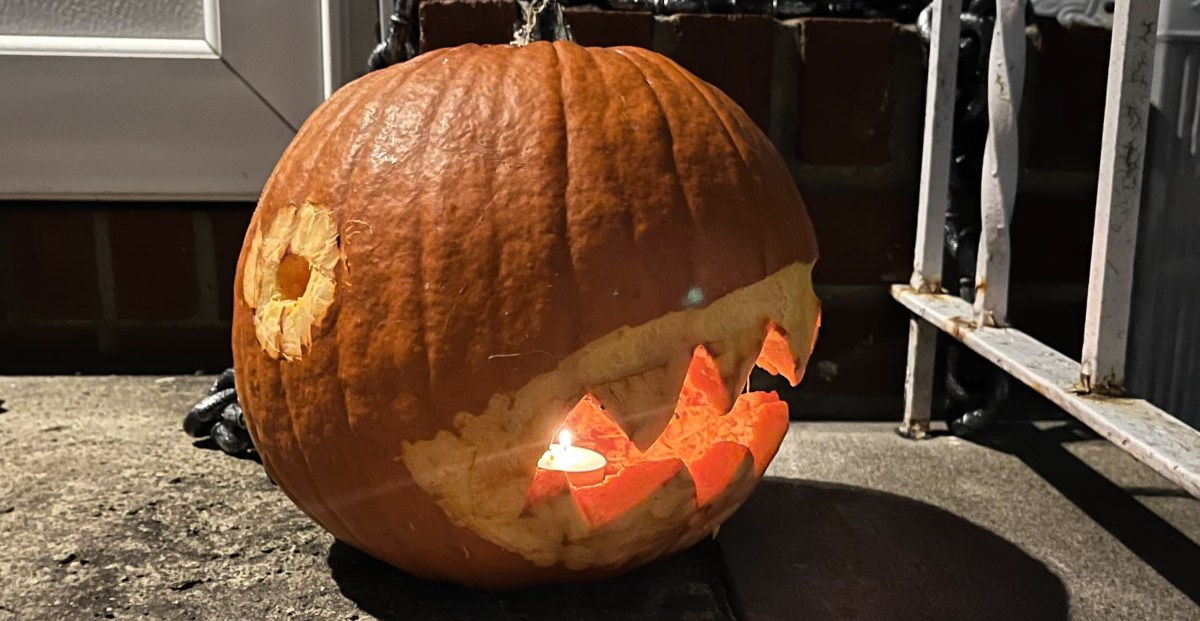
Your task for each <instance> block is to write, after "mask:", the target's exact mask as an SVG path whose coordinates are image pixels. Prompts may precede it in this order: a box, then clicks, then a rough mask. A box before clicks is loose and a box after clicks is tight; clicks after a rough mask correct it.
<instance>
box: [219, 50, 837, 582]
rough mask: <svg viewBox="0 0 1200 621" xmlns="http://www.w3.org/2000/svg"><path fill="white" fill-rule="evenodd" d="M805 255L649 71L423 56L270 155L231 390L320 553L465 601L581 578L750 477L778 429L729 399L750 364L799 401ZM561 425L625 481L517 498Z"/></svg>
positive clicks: (753, 174)
mask: <svg viewBox="0 0 1200 621" xmlns="http://www.w3.org/2000/svg"><path fill="white" fill-rule="evenodd" d="M816 257H817V250H816V241H815V238H814V236H813V233H812V227H811V224H810V222H809V219H808V216H807V213H806V211H805V208H804V204H803V202H802V200H801V198H800V195H799V193H798V191H797V190H796V187H795V185H794V183H793V181H792V179H791V176H790V174H789V171H788V169H787V167H786V165H785V164H784V163H783V162H782V160H781V158H780V157H779V155H778V154H777V153H776V152H775V150H774V149H773V147H772V146H771V145H770V143H769V141H768V139H767V138H766V137H765V136H764V135H763V133H762V132H761V131H760V130H759V129H758V128H757V127H755V126H754V125H753V123H752V122H751V121H750V120H749V119H748V118H747V116H746V114H745V113H744V112H743V111H742V110H741V109H740V108H739V107H738V106H737V105H736V104H734V103H732V102H731V101H730V100H729V99H728V98H727V97H726V96H725V95H724V94H722V93H721V92H719V91H718V90H717V89H715V88H713V87H712V86H710V85H708V84H706V83H704V82H702V81H701V80H699V79H698V78H696V77H695V76H692V75H691V74H689V73H687V72H686V71H684V70H683V69H681V68H680V67H678V66H677V65H675V64H674V63H673V62H671V61H670V60H668V59H666V58H664V57H662V56H659V55H657V54H654V53H653V52H649V51H646V50H642V49H638V48H611V49H600V48H583V47H580V46H577V45H575V44H573V43H565V42H556V43H553V44H550V43H534V44H531V45H528V46H526V47H521V48H517V47H509V46H482V47H481V46H473V45H472V46H464V47H460V48H455V49H450V50H440V51H436V52H432V53H429V54H425V55H423V56H420V57H418V58H416V59H414V60H411V61H408V62H405V63H402V64H400V65H397V66H394V67H391V68H388V69H385V70H382V71H378V72H375V73H372V74H369V75H367V76H365V77H363V78H361V79H359V80H357V81H355V82H353V83H352V84H349V85H347V86H346V87H344V88H342V89H341V90H340V91H338V92H337V93H336V94H335V95H334V96H333V97H332V98H330V100H329V101H327V102H326V103H325V104H323V105H322V106H321V107H320V108H319V109H318V110H317V111H316V112H315V113H314V114H313V115H312V116H311V118H310V119H309V120H308V121H307V122H306V123H305V124H304V126H303V127H302V128H301V130H300V132H299V134H298V135H297V136H296V138H295V140H294V141H293V142H292V144H291V145H290V146H289V147H288V149H287V151H286V152H285V153H284V155H283V156H282V158H281V160H280V162H279V164H278V166H277V167H276V169H275V172H274V173H273V174H272V176H271V178H270V180H269V181H268V183H267V186H266V189H265V191H264V193H263V195H262V198H261V200H260V202H259V205H258V208H257V210H256V212H255V215H254V218H253V220H252V222H251V225H250V229H249V231H248V233H247V238H246V244H245V246H244V248H243V250H242V254H241V257H240V260H239V264H238V271H237V279H236V294H235V300H236V303H235V309H234V318H233V329H234V334H233V351H234V361H235V367H236V369H237V377H238V380H237V382H238V393H239V396H240V398H241V400H242V402H243V404H244V406H245V408H246V418H247V425H248V427H249V430H250V433H251V435H252V437H253V439H254V443H255V446H256V447H257V449H258V451H259V453H260V454H261V456H262V459H263V462H264V465H265V466H266V468H267V469H268V471H269V472H270V473H271V476H272V477H273V478H274V479H275V481H276V482H277V483H278V484H279V486H280V487H281V488H282V489H283V490H284V491H285V492H286V493H287V494H288V496H289V497H290V498H291V499H292V500H293V501H294V502H295V503H296V504H297V505H298V506H299V507H300V508H301V509H302V510H304V511H305V512H306V513H307V514H308V515H309V516H310V517H312V518H313V519H314V520H315V521H317V522H318V523H320V524H321V525H322V526H323V527H325V528H326V529H328V530H329V531H330V532H332V533H333V534H334V535H335V536H336V537H338V538H339V539H341V540H343V541H345V542H347V543H349V544H351V545H353V546H355V547H357V548H359V549H361V550H364V551H366V552H367V553H369V554H372V555H374V556H376V557H378V558H380V559H383V560H385V561H387V562H389V563H391V564H393V565H395V566H397V567H399V568H401V569H404V570H406V571H408V572H410V573H413V574H415V575H418V576H422V577H426V578H432V579H438V580H448V581H454V582H458V583H462V584H466V585H470V586H478V587H487V588H512V587H521V586H527V585H532V584H538V583H553V582H570V581H578V580H587V579H595V578H600V577H604V576H608V575H612V574H615V573H618V572H621V571H625V570H627V569H629V568H632V567H635V566H637V565H641V564H644V563H646V562H649V561H651V560H653V559H654V558H656V557H659V556H662V555H666V554H671V553H673V552H675V551H678V550H680V549H682V548H684V547H686V546H688V545H691V544H692V543H694V542H695V541H697V540H698V539H700V538H701V537H703V536H707V535H709V534H711V533H712V532H713V531H714V530H715V528H716V527H717V526H719V524H720V521H721V520H723V519H725V517H728V514H730V513H732V511H733V510H734V509H736V507H737V506H738V505H739V504H740V503H741V502H742V501H744V500H745V497H746V496H747V495H748V494H749V492H750V490H751V489H752V488H753V485H754V483H755V482H757V480H758V479H759V478H760V477H761V475H762V470H763V469H764V468H765V467H766V463H767V462H769V461H770V458H771V456H773V454H774V451H775V450H776V449H777V448H778V445H779V442H780V441H781V440H782V435H783V433H784V432H785V431H786V407H783V406H782V404H780V403H777V402H776V400H775V399H774V397H773V396H770V395H768V396H764V395H758V394H752V395H748V396H746V397H743V399H740V400H739V401H738V402H737V403H736V404H735V403H734V401H733V398H734V397H736V395H737V393H738V392H739V391H740V389H741V387H742V385H743V384H744V380H745V377H746V374H747V373H748V371H749V369H750V368H751V366H752V365H753V364H754V362H755V361H756V360H759V357H760V353H761V354H762V356H763V357H762V359H761V361H760V363H761V364H762V365H763V366H764V367H767V368H769V369H770V370H772V371H774V372H778V373H782V374H784V375H789V374H790V379H793V380H794V381H798V373H797V371H796V370H797V369H798V370H799V371H800V372H802V371H803V368H804V365H805V363H806V362H807V358H808V354H809V353H810V352H811V348H812V344H813V341H814V339H815V331H816V325H817V323H818V315H819V307H818V302H817V300H816V297H815V295H814V294H813V293H812V288H811V279H810V276H809V274H810V271H811V267H812V265H813V263H814V262H815V260H816ZM768 334H769V335H770V338H768ZM764 339H766V340H767V341H768V345H767V346H766V347H765V348H764V347H763V342H764ZM689 369H690V370H689ZM585 397H587V398H586V399H585ZM749 397H753V399H749V400H747V399H748V398H749ZM581 400H582V401H581ZM588 404H591V405H589V406H588V407H591V409H586V408H585V409H580V408H584V406H585V405H588ZM592 406H594V407H592ZM781 408H782V409H781ZM585 410H586V411H585ZM730 410H732V411H730ZM726 412H729V414H725V413H726ZM781 412H782V414H781ZM569 413H571V416H572V417H573V418H572V419H571V421H569V422H570V424H573V425H579V426H584V427H588V428H586V429H576V430H575V431H576V433H577V434H579V435H580V436H581V437H582V438H583V440H585V441H586V440H587V439H588V437H589V435H588V434H589V433H591V434H592V436H596V438H597V439H595V441H596V442H610V441H611V442H610V444H606V445H605V446H607V447H609V450H612V451H617V452H619V453H620V455H622V456H629V455H633V456H634V457H633V458H631V461H630V462H629V464H630V465H629V466H628V467H627V468H626V471H623V472H622V473H621V474H620V476H610V477H608V478H607V479H606V482H605V483H604V484H601V486H596V487H593V488H584V489H580V490H576V489H568V488H562V487H555V486H554V482H553V481H550V482H546V481H544V480H541V479H539V481H541V483H538V485H536V486H535V485H534V483H535V478H536V475H537V474H538V473H537V468H536V464H537V460H538V457H539V456H540V455H541V453H542V451H544V450H545V448H546V445H547V444H548V443H549V442H550V441H551V440H552V439H553V438H554V437H555V434H556V431H557V429H558V428H559V427H560V426H561V425H563V424H564V421H567V417H568V414H569ZM780 416H782V419H781V418H780ZM588 417H592V418H588ZM597 417H598V418H597ZM737 417H741V418H737ZM735 418H736V420H735ZM602 419H603V420H602ZM781 420H782V423H781V422H780V421H781ZM606 421H607V422H606ZM672 421H679V422H672ZM614 423H615V424H614ZM605 425H609V427H611V428H612V429H615V430H617V431H613V432H612V433H611V434H610V435H609V436H608V440H605V439H603V438H599V437H598V432H596V431H595V430H596V429H600V428H602V427H604V428H607V427H605ZM781 425H782V426H781ZM694 432H698V433H694ZM701 437H703V438H708V440H704V441H705V442H708V444H696V442H701V440H696V438H701ZM614 438H615V439H614ZM630 438H632V441H631V440H630ZM689 443H690V444H689ZM683 445H687V447H688V448H686V449H684V448H678V447H681V446H683ZM709 449H712V450H711V451H710V450H709ZM617 452H614V453H612V454H610V460H612V459H616V458H617V457H618V455H617ZM671 460H678V461H671ZM668 461H670V463H669V464H668V463H667V462H668ZM614 463H615V462H614ZM671 464H674V465H671ZM639 465H640V467H635V466H639ZM627 473H628V474H627ZM618 479H619V481H618ZM614 481H615V482H614ZM610 482H612V483H611V486H609V487H605V486H606V485H609V483H610ZM531 490H534V493H532V494H531ZM555 490H557V492H556V491H555ZM689 503H690V504H689Z"/></svg>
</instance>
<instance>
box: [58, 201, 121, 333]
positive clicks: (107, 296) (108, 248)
mask: <svg viewBox="0 0 1200 621" xmlns="http://www.w3.org/2000/svg"><path fill="white" fill-rule="evenodd" d="M92 235H93V236H94V239H95V242H96V285H97V286H98V287H99V289H100V291H99V294H100V320H99V321H98V322H90V323H89V325H95V326H96V338H97V344H98V347H99V349H100V354H101V355H111V354H113V353H114V352H115V351H116V330H115V328H114V324H115V323H116V321H117V290H116V276H115V275H114V273H113V265H112V243H111V241H110V240H109V237H108V211H106V210H104V209H96V210H95V211H93V212H92ZM51 325H53V324H51Z"/></svg>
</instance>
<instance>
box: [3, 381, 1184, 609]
mask: <svg viewBox="0 0 1200 621" xmlns="http://www.w3.org/2000/svg"><path fill="white" fill-rule="evenodd" d="M210 382H211V378H209V377H179V378H152V377H91V378H84V377H57V378H0V399H3V400H5V401H6V403H5V404H4V406H3V407H4V408H6V409H7V411H6V412H0V621H6V620H8V619H20V620H22V621H24V620H26V619H35V620H36V619H51V620H55V621H58V620H62V619H91V618H117V619H122V618H149V619H238V618H245V619H285V618H297V619H372V618H376V619H698V620H699V619H712V620H718V619H734V618H737V619H753V620H757V619H763V620H767V619H1068V618H1070V619H1163V620H1167V619H1197V618H1200V607H1198V606H1197V604H1196V601H1197V600H1198V599H1200V544H1198V542H1200V502H1198V501H1196V500H1194V499H1192V498H1190V497H1188V496H1186V495H1185V494H1183V493H1182V492H1180V491H1179V490H1178V489H1177V488H1175V487H1173V486H1171V485H1170V484H1169V483H1167V482H1166V481H1164V480H1163V479H1161V478H1160V477H1158V476H1157V475H1156V474H1154V473H1152V472H1151V471H1149V470H1148V469H1146V468H1144V467H1142V466H1141V465H1140V464H1138V463H1137V462H1135V461H1133V460H1132V459H1131V458H1129V457H1128V456H1126V455H1125V454H1124V453H1122V452H1121V451H1119V450H1118V449H1116V448H1115V447H1112V446H1110V445H1109V444H1107V443H1105V442H1103V441H1101V440H1096V439H1094V438H1093V437H1091V436H1090V435H1087V434H1085V433H1082V432H1081V431H1079V429H1078V428H1077V427H1075V426H1071V425H1064V424H1061V423H1060V424H1053V425H1041V426H1030V425H1024V424H1022V425H1010V426H1004V427H1001V428H999V429H997V430H996V431H995V433H993V434H992V438H991V439H989V440H987V441H986V442H981V443H972V442H965V441H962V440H959V439H956V438H951V437H938V438H935V439H932V440H928V441H924V442H916V443H914V442H909V441H906V440H902V439H900V438H899V437H897V436H895V435H894V434H893V433H891V431H890V427H891V425H880V424H869V423H855V424H838V423H797V424H794V425H793V428H792V431H791V432H790V433H789V435H788V438H787V440H786V441H785V445H784V448H783V449H782V450H781V453H780V455H779V457H778V458H777V459H776V461H775V463H774V464H773V465H772V468H771V470H770V472H769V475H771V478H769V479H768V480H767V481H765V482H764V484H763V486H762V487H761V488H760V489H759V490H758V491H757V492H756V493H755V495H754V496H753V497H752V498H751V500H750V502H748V503H747V505H746V507H744V508H743V510H742V511H740V512H739V513H738V514H737V515H736V516H735V517H734V518H733V519H732V520H731V521H730V522H729V523H728V524H726V526H725V527H724V528H723V529H722V531H721V536H720V537H719V539H718V541H717V542H716V543H711V542H710V543H706V544H704V545H701V546H698V547H697V548H695V549H693V550H691V551H689V552H688V553H686V554H684V555H681V556H679V557H677V558H675V559H671V560H669V561H666V562H663V563H659V564H656V565H654V566H651V567H648V568H645V569H643V570H640V571H638V572H634V573H633V574H630V575H628V576H625V577H622V578H619V579H617V580H612V581H608V582H605V583H600V584H596V585H585V586H577V587H569V588H568V587H546V588H541V589H534V590H530V591H524V592H518V593H502V594H501V593H487V592H477V591H469V590H466V589H461V588H457V587H453V586H448V585H441V584H433V583H428V582H424V581H420V580H417V579H414V578H411V577H409V576H406V575H405V574H403V573H402V572H399V571H397V570H394V569H392V568H390V567H387V566H385V565H383V564H381V563H379V562H377V561H374V560H373V559H371V558H369V557H367V556H365V555H363V554H361V553H359V552H357V551H355V550H353V549H352V548H350V547H348V546H346V545H344V544H341V543H337V542H335V541H334V540H333V538H332V537H330V536H329V535H328V534H326V533H324V532H323V531H322V530H321V529H320V528H318V527H317V526H315V525H314V524H313V523H311V522H310V521H309V520H308V519H307V518H306V517H305V516H304V515H303V514H302V513H301V512H300V511H299V510H297V509H296V508H295V507H294V506H292V504H291V503H290V502H289V501H288V500H287V498H286V497H285V496H284V495H283V494H282V493H281V492H280V491H279V490H278V489H277V488H275V487H274V486H272V485H271V483H270V482H269V481H268V480H267V478H266V476H265V475H264V473H263V471H262V468H261V466H260V465H259V464H258V463H257V462H255V461H253V460H248V459H235V458H232V457H229V456H226V455H224V454H222V453H221V452H220V451H217V450H213V449H212V448H211V447H210V446H209V445H207V444H206V443H203V442H200V443H196V442H194V441H193V440H191V439H190V438H188V437H186V436H185V435H184V434H183V433H182V432H181V431H180V427H179V425H180V420H181V415H182V412H184V411H185V410H186V409H187V407H188V406H189V405H190V404H191V403H192V402H194V401H195V400H196V399H197V398H198V397H199V396H201V395H202V394H203V392H204V390H205V389H206V388H207V386H208V384H209V383H210ZM196 444H198V446H196Z"/></svg>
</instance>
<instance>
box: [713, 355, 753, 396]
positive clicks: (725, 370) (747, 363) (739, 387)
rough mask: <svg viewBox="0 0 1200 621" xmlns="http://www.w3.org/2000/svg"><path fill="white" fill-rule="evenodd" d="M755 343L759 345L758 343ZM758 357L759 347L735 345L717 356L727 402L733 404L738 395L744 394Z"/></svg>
mask: <svg viewBox="0 0 1200 621" xmlns="http://www.w3.org/2000/svg"><path fill="white" fill-rule="evenodd" d="M755 345H756V346H757V343H756V344H755ZM757 357H758V350H757V348H755V349H750V348H748V347H736V346H735V347H731V348H730V349H729V350H728V351H726V352H725V353H722V354H720V355H718V356H717V357H716V358H715V361H716V363H717V368H718V369H720V372H721V382H722V384H723V385H724V386H723V387H724V391H725V398H726V403H728V404H730V405H732V404H733V403H734V402H735V401H737V398H738V395H740V394H742V391H743V390H744V389H745V388H746V382H748V381H749V380H750V371H752V370H753V369H754V361H755V360H756V359H757ZM725 411H729V410H728V409H726V410H725Z"/></svg>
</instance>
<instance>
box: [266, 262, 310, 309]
mask: <svg viewBox="0 0 1200 621" xmlns="http://www.w3.org/2000/svg"><path fill="white" fill-rule="evenodd" d="M310 276H312V266H311V265H309V263H308V259H305V258H304V257H302V256H300V255H298V254H292V253H291V252H290V251H289V252H288V253H287V254H285V255H284V256H283V259H282V260H280V262H279V270H278V271H277V272H275V286H276V287H277V288H278V290H279V295H281V296H283V299H285V300H296V299H299V298H300V296H302V295H304V291H305V290H306V289H308V279H309V277H310Z"/></svg>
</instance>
